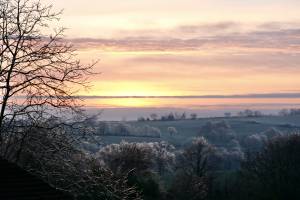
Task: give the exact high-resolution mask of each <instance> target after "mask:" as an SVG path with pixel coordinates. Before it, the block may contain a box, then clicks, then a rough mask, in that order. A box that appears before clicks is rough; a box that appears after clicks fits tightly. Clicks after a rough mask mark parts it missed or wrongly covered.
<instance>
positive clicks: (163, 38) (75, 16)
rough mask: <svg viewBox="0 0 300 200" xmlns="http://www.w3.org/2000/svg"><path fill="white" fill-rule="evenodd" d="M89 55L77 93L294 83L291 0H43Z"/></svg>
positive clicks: (299, 69) (298, 44) (297, 58)
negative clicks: (87, 85)
mask: <svg viewBox="0 0 300 200" xmlns="http://www.w3.org/2000/svg"><path fill="white" fill-rule="evenodd" d="M44 1H45V2H48V3H53V5H54V6H55V8H57V9H60V8H64V9H65V12H64V14H63V16H62V20H61V21H60V23H59V24H60V25H62V26H66V27H68V28H69V29H68V30H67V32H66V36H67V38H69V40H70V41H71V42H72V43H74V45H75V46H76V47H77V48H78V57H79V58H80V59H81V60H82V61H83V62H84V63H88V62H90V61H91V60H97V59H100V62H99V63H98V64H97V66H96V67H95V71H97V72H102V73H101V75H97V76H94V77H92V79H91V83H92V85H93V87H92V88H91V90H90V91H89V93H87V92H86V91H82V92H81V93H80V94H83V95H100V96H105V95H108V96H132V95H139V96H156V95H159V96H162V95H164V96H167V95H208V94H221V95H224V94H249V93H280V92H284V93H286V92H299V91H300V87H299V86H300V79H299V76H300V66H299V64H300V15H299V9H300V2H299V1H298V0H260V1H259V0H245V1H236V0H201V1H199V0H172V1H171V0H164V1H161V0H151V1H150V0H125V1H124V0H123V1H121V0H111V1H109V2H108V1H104V0H87V1H82V0H80V1H79V0H64V1H61V0H44Z"/></svg>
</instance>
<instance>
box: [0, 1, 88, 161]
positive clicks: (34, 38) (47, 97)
mask: <svg viewBox="0 0 300 200" xmlns="http://www.w3.org/2000/svg"><path fill="white" fill-rule="evenodd" d="M52 10H53V9H52V6H44V5H42V4H41V3H40V1H34V0H0V93H1V94H0V95H1V100H0V145H1V154H2V156H5V152H7V148H8V147H9V146H11V145H12V141H15V139H16V138H17V139H20V140H22V139H23V138H24V137H25V135H24V131H23V129H24V128H25V127H28V126H30V124H31V122H35V121H36V120H42V119H43V118H48V119H49V118H51V117H54V118H55V117H57V116H59V115H60V113H61V112H62V111H63V113H64V114H65V116H66V111H69V112H70V113H74V112H75V113H76V112H78V111H79V110H80V109H79V107H78V102H77V98H75V97H74V95H75V93H76V91H77V90H75V89H73V88H80V87H82V86H83V87H86V86H87V80H86V78H85V77H86V75H90V74H91V73H92V72H91V69H92V67H93V65H94V64H91V65H87V66H83V65H81V63H80V61H78V60H76V58H75V56H76V54H75V49H74V48H73V47H72V45H70V44H68V43H66V42H65V41H64V40H63V39H62V37H63V33H64V28H58V29H56V30H54V33H53V34H52V35H47V32H49V29H50V27H49V23H50V22H52V21H55V20H59V17H60V15H61V12H53V11H52ZM78 86H80V87H78ZM25 132H26V131H25Z"/></svg>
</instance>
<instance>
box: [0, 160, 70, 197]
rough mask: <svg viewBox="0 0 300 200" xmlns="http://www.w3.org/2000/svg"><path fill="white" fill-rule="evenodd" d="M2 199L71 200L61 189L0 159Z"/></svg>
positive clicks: (0, 191) (0, 195)
mask: <svg viewBox="0 0 300 200" xmlns="http://www.w3.org/2000/svg"><path fill="white" fill-rule="evenodd" d="M0 199H1V200H54V199H55V200H71V199H73V198H72V197H71V196H69V195H67V194H65V193H63V192H62V191H59V190H57V189H55V188H53V187H51V186H50V185H48V184H47V183H45V182H44V181H42V180H40V179H39V178H37V177H36V176H34V175H32V174H30V173H28V172H26V171H25V170H23V169H21V168H20V167H19V166H17V165H15V164H12V163H9V162H8V161H6V160H3V159H0Z"/></svg>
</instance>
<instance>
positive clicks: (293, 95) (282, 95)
mask: <svg viewBox="0 0 300 200" xmlns="http://www.w3.org/2000/svg"><path fill="white" fill-rule="evenodd" d="M74 97H78V98H87V99H88V98H89V99H96V98H99V99H129V98H136V99H138V98H140V99H146V98H149V99H160V98H165V99H168V98H169V99H171V98H174V99H175V98H178V99H200V98H206V99H212V98H300V93H261V94H260V93H257V94H255V93H254V94H234V95H172V96H171V95H157V96H156V95H149V96H147V95H124V96H122V95H119V96H111V95H94V96H89V95H78V96H74Z"/></svg>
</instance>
